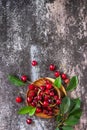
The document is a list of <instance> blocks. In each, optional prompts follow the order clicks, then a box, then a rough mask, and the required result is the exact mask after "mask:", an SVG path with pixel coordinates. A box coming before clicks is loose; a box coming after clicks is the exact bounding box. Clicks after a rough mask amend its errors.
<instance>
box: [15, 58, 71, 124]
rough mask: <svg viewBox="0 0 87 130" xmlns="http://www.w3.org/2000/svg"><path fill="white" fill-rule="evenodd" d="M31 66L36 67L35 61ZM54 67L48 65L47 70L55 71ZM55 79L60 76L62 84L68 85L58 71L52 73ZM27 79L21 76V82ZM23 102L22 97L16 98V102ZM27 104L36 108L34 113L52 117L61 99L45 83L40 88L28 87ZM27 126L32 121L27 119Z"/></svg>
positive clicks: (67, 80)
mask: <svg viewBox="0 0 87 130" xmlns="http://www.w3.org/2000/svg"><path fill="white" fill-rule="evenodd" d="M31 64H32V66H37V65H38V63H37V61H35V60H33V61H32V63H31ZM55 69H56V66H55V65H53V64H50V66H49V70H50V71H55ZM54 76H55V77H59V76H61V78H62V79H63V81H64V83H66V84H67V83H68V82H69V79H68V78H67V75H66V74H64V73H62V74H61V73H60V72H59V71H55V72H54ZM27 79H28V77H27V76H26V75H22V76H21V80H22V81H23V82H26V81H27ZM22 101H23V99H22V97H20V96H18V97H16V102H17V103H21V102H22ZM27 103H28V104H29V105H31V106H33V107H36V113H41V112H43V113H44V114H47V115H48V116H52V115H54V113H55V111H54V110H55V109H58V107H59V105H60V104H61V99H60V98H59V97H58V94H57V91H56V90H55V89H54V87H53V85H52V84H51V83H50V82H49V81H46V83H45V84H44V85H42V86H40V87H38V86H34V85H33V84H31V85H29V95H28V97H27ZM26 122H27V124H31V123H32V119H30V118H28V119H27V120H26Z"/></svg>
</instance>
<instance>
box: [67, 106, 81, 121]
mask: <svg viewBox="0 0 87 130" xmlns="http://www.w3.org/2000/svg"><path fill="white" fill-rule="evenodd" d="M71 115H73V116H74V117H76V118H77V119H80V117H81V115H82V110H81V109H80V108H79V109H77V110H75V111H73V112H72V113H71V114H70V115H69V116H71Z"/></svg>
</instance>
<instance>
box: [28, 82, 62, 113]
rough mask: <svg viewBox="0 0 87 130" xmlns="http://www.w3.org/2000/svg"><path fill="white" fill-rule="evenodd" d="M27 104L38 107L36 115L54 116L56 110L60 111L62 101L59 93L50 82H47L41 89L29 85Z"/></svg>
mask: <svg viewBox="0 0 87 130" xmlns="http://www.w3.org/2000/svg"><path fill="white" fill-rule="evenodd" d="M27 103H28V105H31V106H33V107H36V113H44V114H47V115H48V116H53V115H54V114H55V109H58V107H59V105H60V104H61V99H60V98H59V97H58V93H57V91H56V89H54V87H53V86H52V84H51V83H50V81H47V80H46V83H45V84H44V85H42V86H40V87H38V86H35V85H33V84H31V85H29V93H28V97H27Z"/></svg>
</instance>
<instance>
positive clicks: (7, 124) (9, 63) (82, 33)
mask: <svg viewBox="0 0 87 130" xmlns="http://www.w3.org/2000/svg"><path fill="white" fill-rule="evenodd" d="M33 59H36V60H37V61H38V66H37V67H32V66H31V61H32V60H33ZM50 63H54V64H55V65H56V66H57V69H59V70H61V72H65V73H67V74H68V75H70V76H73V75H78V78H79V85H78V88H77V89H76V90H75V91H74V92H72V93H71V96H72V97H79V98H80V99H81V100H82V102H83V103H82V109H83V114H82V117H81V120H80V122H79V124H78V125H76V126H75V128H74V130H87V109H86V108H87V0H0V130H54V129H55V119H49V120H46V119H39V118H37V117H32V119H33V120H34V123H33V124H32V125H27V124H26V122H25V121H26V117H28V115H25V116H20V115H17V111H18V109H19V108H20V107H21V106H23V105H25V103H23V104H16V103H15V97H16V96H18V95H22V96H23V97H25V95H24V93H26V90H27V87H25V88H24V87H22V88H17V87H15V86H14V85H11V84H10V83H9V81H8V79H7V76H8V74H14V75H18V76H21V75H22V74H26V75H28V77H29V80H30V81H34V80H36V79H38V78H39V77H45V76H49V77H53V78H54V75H53V73H52V72H50V71H49V70H48V67H49V65H50Z"/></svg>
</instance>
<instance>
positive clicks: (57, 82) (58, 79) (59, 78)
mask: <svg viewBox="0 0 87 130" xmlns="http://www.w3.org/2000/svg"><path fill="white" fill-rule="evenodd" d="M61 82H62V81H61V77H60V76H59V77H58V78H56V79H55V81H54V85H55V86H56V87H58V88H60V87H61Z"/></svg>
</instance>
